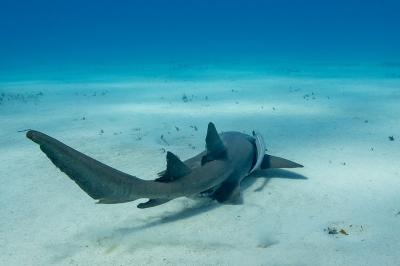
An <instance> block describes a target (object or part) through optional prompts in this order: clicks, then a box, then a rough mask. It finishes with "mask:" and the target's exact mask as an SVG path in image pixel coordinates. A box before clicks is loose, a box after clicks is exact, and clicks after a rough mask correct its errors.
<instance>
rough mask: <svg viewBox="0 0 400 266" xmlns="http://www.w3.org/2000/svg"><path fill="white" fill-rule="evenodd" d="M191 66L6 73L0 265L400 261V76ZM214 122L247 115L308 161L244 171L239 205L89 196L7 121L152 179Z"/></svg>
mask: <svg viewBox="0 0 400 266" xmlns="http://www.w3.org/2000/svg"><path fill="white" fill-rule="evenodd" d="M184 67H186V68H188V66H187V65H184ZM189 68H190V67H189ZM339 68H340V67H339ZM343 68H345V66H343ZM171 69H173V70H171V71H179V69H178V70H176V67H171ZM205 69H206V70H205ZM395 70H396V69H395ZM395 70H393V71H395ZM397 70H398V69H397ZM194 71H198V72H199V71H200V72H201V71H203V72H201V73H203V74H204V75H203V76H202V75H197V76H196V77H195V78H190V75H189V76H186V77H175V76H173V75H164V76H163V75H158V76H151V75H148V76H144V77H137V76H136V77H131V78H127V77H124V78H121V77H115V76H114V77H111V76H109V77H104V78H102V79H93V80H89V79H84V80H83V79H82V80H80V79H74V78H71V77H69V78H66V79H63V80H51V79H49V80H39V81H37V80H36V81H7V82H2V83H1V84H0V92H1V93H2V95H1V98H2V100H1V102H0V114H1V115H0V206H1V212H0V264H1V265H52V264H54V265H396V264H398V263H399V261H400V257H399V254H400V253H399V250H400V166H399V158H400V79H399V76H400V75H399V76H396V75H397V74H393V75H391V74H390V75H387V76H386V77H380V78H378V77H369V76H368V75H365V76H362V75H358V76H355V77H351V75H349V76H344V77H340V76H337V77H329V76H325V77H322V76H321V77H312V76H309V75H302V74H301V71H297V70H296V71H293V70H291V71H287V74H284V72H281V73H278V74H277V75H274V73H273V71H272V72H269V73H268V74H265V75H262V74H260V73H259V74H257V75H253V74H251V72H249V73H246V72H240V73H239V72H237V73H235V72H234V71H232V72H231V73H228V74H227V73H225V72H224V73H223V75H222V74H221V78H218V73H214V74H213V75H212V76H213V77H212V78H209V77H208V76H207V74H209V73H210V72H213V70H212V69H208V70H207V68H201V67H198V66H196V67H195V70H194ZM207 71H208V72H207ZM398 72H399V73H398V74H400V71H398ZM173 73H176V72H173ZM238 73H239V74H238ZM282 73H283V74H282ZM103 74H104V73H103ZM103 74H102V75H103ZM99 76H101V75H99ZM183 94H185V95H186V96H187V99H188V101H187V102H184V101H183V99H182V97H183ZM210 121H212V122H214V124H215V125H216V127H217V130H218V131H240V132H247V133H250V132H251V131H252V130H254V129H255V130H258V131H260V132H261V133H262V134H263V135H264V138H265V140H266V145H267V149H268V153H270V154H272V155H276V156H280V157H284V158H287V159H290V160H293V161H295V162H298V163H300V164H303V165H304V166H305V167H304V168H299V169H291V170H290V171H286V170H268V171H256V172H255V173H254V174H252V175H250V176H249V177H247V178H246V179H245V180H244V181H243V182H242V195H241V202H239V204H236V205H220V204H218V203H215V202H212V201H210V200H206V199H202V200H198V201H196V200H193V199H187V198H179V199H176V200H173V201H171V202H169V203H167V204H164V205H160V206H158V207H154V208H150V209H145V210H140V209H137V208H136V205H137V204H138V203H139V202H141V201H142V202H143V201H145V199H143V200H138V201H137V202H131V203H126V204H117V205H95V204H94V200H92V199H91V198H90V197H89V196H88V195H87V194H86V193H84V192H83V191H82V190H81V189H80V188H79V187H78V186H77V185H76V184H75V183H74V182H73V181H71V180H70V179H69V178H68V177H67V176H66V175H64V174H63V173H62V172H60V171H59V170H58V169H57V168H56V167H54V166H53V164H52V163H51V161H50V160H49V159H48V158H47V157H46V156H45V155H44V154H43V153H42V152H41V151H40V149H39V147H38V145H36V144H35V143H33V142H31V141H30V140H29V139H27V138H26V137H25V132H18V131H23V130H25V129H35V130H39V131H42V132H44V133H46V134H48V135H50V136H53V137H55V138H57V139H59V140H60V141H62V142H64V143H66V144H67V145H69V146H71V147H73V148H75V149H77V150H79V151H81V152H83V153H85V154H87V155H89V156H92V157H94V158H96V159H98V160H100V161H101V162H104V163H106V164H108V165H110V166H112V167H115V168H117V169H119V170H121V171H125V172H127V173H129V174H132V175H135V176H138V177H140V178H143V179H154V178H155V177H156V174H157V173H158V172H159V171H161V170H163V169H164V168H165V165H166V162H165V153H164V150H169V151H172V152H173V153H175V154H176V155H178V156H179V157H180V158H181V159H186V158H189V157H192V156H194V155H196V154H197V153H199V152H200V151H202V150H203V149H204V139H205V134H206V128H207V124H208V122H210ZM194 127H197V129H198V130H197V131H196V130H195V128H194ZM102 132H103V133H102ZM161 135H163V138H164V139H165V140H166V142H168V144H169V145H167V143H166V142H164V141H163V140H162V139H161ZM392 135H393V137H394V141H390V140H389V138H388V137H389V136H392ZM163 149H164V150H163Z"/></svg>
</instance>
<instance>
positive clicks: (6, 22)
mask: <svg viewBox="0 0 400 266" xmlns="http://www.w3.org/2000/svg"><path fill="white" fill-rule="evenodd" d="M399 14H400V1H396V0H382V1H371V0H337V1H320V0H319V1H317V0H315V1H298V0H279V1H255V0H253V1H237V0H229V1H225V0H224V1H215V0H213V1H209V0H191V1H187V0H185V1H183V0H176V1H167V0H150V1H128V0H120V1H107V0H100V1H99V0H85V1H78V0H60V1H50V0H36V1H30V0H14V1H10V0H8V1H1V2H0V25H1V27H0V38H1V39H0V58H1V60H0V70H1V71H3V73H8V74H9V73H10V71H11V72H19V73H22V74H23V73H28V72H27V70H26V69H29V71H32V69H36V68H43V67H44V68H52V69H57V68H63V67H86V66H88V67H93V66H100V65H101V66H131V65H140V64H149V63H151V64H153V63H154V64H159V63H180V62H184V63H187V62H197V63H210V62H211V63H213V62H228V64H229V62H252V63H254V64H274V62H281V61H286V62H287V61H292V60H293V61H296V62H300V64H301V62H308V61H319V62H327V61H330V60H342V61H353V62H354V61H356V62H357V61H360V62H361V61H362V62H366V61H374V62H379V64H390V65H391V66H396V65H397V64H400V63H398V62H400V49H399V47H400V30H399V29H400V16H399ZM4 71H5V72H4ZM1 76H2V78H3V79H4V76H5V74H3V75H1Z"/></svg>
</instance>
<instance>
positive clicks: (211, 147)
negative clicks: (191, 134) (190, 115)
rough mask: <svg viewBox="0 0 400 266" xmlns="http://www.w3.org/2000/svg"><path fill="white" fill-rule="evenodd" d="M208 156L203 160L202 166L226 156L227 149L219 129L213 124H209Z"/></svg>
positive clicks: (207, 138)
mask: <svg viewBox="0 0 400 266" xmlns="http://www.w3.org/2000/svg"><path fill="white" fill-rule="evenodd" d="M206 148H207V154H206V155H204V156H203V158H202V159H201V165H204V164H205V163H207V162H210V161H213V160H217V159H221V158H222V157H223V156H224V155H225V151H226V148H225V146H224V144H223V143H222V140H221V138H220V137H219V135H218V132H217V129H216V128H215V126H214V124H213V123H211V122H210V123H209V124H208V129H207V137H206Z"/></svg>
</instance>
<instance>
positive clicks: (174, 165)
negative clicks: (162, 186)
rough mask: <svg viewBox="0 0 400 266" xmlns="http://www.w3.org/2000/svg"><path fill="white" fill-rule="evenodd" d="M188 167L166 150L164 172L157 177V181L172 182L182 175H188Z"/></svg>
mask: <svg viewBox="0 0 400 266" xmlns="http://www.w3.org/2000/svg"><path fill="white" fill-rule="evenodd" d="M189 173H190V168H189V167H187V166H186V165H185V164H184V163H183V162H182V161H181V160H179V158H178V157H176V155H175V154H173V153H172V152H169V151H168V152H167V170H165V173H164V174H163V175H162V176H161V177H159V178H157V179H156V180H155V181H157V182H172V181H174V180H177V179H179V178H181V177H182V176H185V175H188V174H189Z"/></svg>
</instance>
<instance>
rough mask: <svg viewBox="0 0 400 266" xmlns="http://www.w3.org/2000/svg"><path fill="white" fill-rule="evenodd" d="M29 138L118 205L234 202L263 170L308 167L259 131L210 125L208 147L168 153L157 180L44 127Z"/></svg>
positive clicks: (101, 198) (83, 184)
mask: <svg viewBox="0 0 400 266" xmlns="http://www.w3.org/2000/svg"><path fill="white" fill-rule="evenodd" d="M26 136H27V138H29V139H31V140H32V141H34V142H35V143H37V144H39V145H40V149H41V150H42V151H43V152H44V153H45V154H46V155H47V157H48V158H49V159H50V160H51V161H52V162H53V164H54V165H55V166H56V167H57V168H59V169H60V170H61V171H62V172H63V173H65V174H66V175H67V176H68V177H69V178H70V179H72V180H74V181H75V183H76V184H78V186H79V187H80V188H81V189H82V190H83V191H85V192H86V193H87V194H88V195H89V196H90V197H92V198H93V199H95V200H98V202H97V203H103V204H116V203H124V202H130V201H135V200H137V199H141V198H146V199H148V201H147V202H144V203H140V204H139V205H138V206H137V207H138V208H141V209H144V208H149V207H154V206H158V205H161V204H164V203H166V202H168V201H170V200H173V199H175V198H179V197H192V196H194V195H198V196H206V197H210V198H211V199H214V200H217V201H218V202H219V203H232V202H233V201H234V200H235V199H237V198H238V197H239V196H240V182H241V181H242V179H243V178H245V177H246V176H247V175H248V174H250V173H251V172H253V171H255V170H257V169H270V168H296V167H303V166H302V165H300V164H297V163H295V162H292V161H289V160H286V159H283V158H279V157H275V156H272V155H268V154H265V150H266V149H265V143H264V140H263V137H262V135H261V134H260V133H259V132H255V131H253V134H252V135H247V134H244V133H240V132H235V131H230V132H224V133H221V134H218V132H217V130H216V128H215V126H214V124H213V123H211V122H210V123H209V124H208V129H207V136H206V150H205V151H203V152H201V153H200V154H198V155H196V156H194V157H192V158H190V159H188V160H186V161H181V160H180V159H179V158H178V157H177V156H175V155H174V154H173V153H172V152H169V151H168V152H167V156H166V157H167V168H166V170H165V171H163V172H160V173H159V174H158V176H159V177H158V178H157V179H155V180H143V179H140V178H138V177H136V176H133V175H129V174H127V173H124V172H121V171H119V170H117V169H114V168H112V167H110V166H108V165H105V164H103V163H101V162H99V161H97V160H95V159H93V158H91V157H89V156H87V155H85V154H83V153H81V152H79V151H77V150H75V149H73V148H71V147H69V146H67V145H65V144H64V143H62V142H60V141H58V140H56V139H54V138H52V137H50V136H48V135H45V134H43V133H41V132H39V131H35V130H29V131H28V132H27V133H26Z"/></svg>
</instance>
